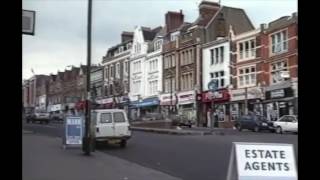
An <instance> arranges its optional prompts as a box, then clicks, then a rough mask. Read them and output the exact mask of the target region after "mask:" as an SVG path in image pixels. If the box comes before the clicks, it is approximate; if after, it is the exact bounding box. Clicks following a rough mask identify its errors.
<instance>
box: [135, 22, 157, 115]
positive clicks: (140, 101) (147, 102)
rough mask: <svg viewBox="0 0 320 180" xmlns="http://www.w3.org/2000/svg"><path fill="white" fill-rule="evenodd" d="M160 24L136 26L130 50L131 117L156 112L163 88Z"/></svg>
mask: <svg viewBox="0 0 320 180" xmlns="http://www.w3.org/2000/svg"><path fill="white" fill-rule="evenodd" d="M161 30H162V28H161V27H157V28H155V29H150V28H146V27H141V26H137V27H135V30H134V37H133V43H132V47H133V48H132V50H131V53H130V91H129V98H130V101H131V103H130V107H131V109H132V111H131V114H130V115H131V118H133V119H135V118H137V117H140V116H143V115H145V114H146V113H147V112H154V111H158V108H159V107H158V106H159V92H160V91H161V90H162V86H161V84H162V55H161V52H162V38H161V37H160V35H161Z"/></svg>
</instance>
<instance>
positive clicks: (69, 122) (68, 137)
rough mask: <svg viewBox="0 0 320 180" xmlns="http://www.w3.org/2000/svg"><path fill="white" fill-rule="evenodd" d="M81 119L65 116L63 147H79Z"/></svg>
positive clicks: (81, 129)
mask: <svg viewBox="0 0 320 180" xmlns="http://www.w3.org/2000/svg"><path fill="white" fill-rule="evenodd" d="M82 137H83V119H82V117H80V116H67V117H66V121H65V142H64V143H65V145H81V144H82Z"/></svg>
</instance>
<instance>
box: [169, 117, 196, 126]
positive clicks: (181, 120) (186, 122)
mask: <svg viewBox="0 0 320 180" xmlns="http://www.w3.org/2000/svg"><path fill="white" fill-rule="evenodd" d="M169 118H170V119H171V121H172V123H171V124H172V126H187V127H189V128H191V127H192V124H194V121H192V120H190V119H188V117H187V116H185V115H177V114H176V115H171V116H170V117H169Z"/></svg>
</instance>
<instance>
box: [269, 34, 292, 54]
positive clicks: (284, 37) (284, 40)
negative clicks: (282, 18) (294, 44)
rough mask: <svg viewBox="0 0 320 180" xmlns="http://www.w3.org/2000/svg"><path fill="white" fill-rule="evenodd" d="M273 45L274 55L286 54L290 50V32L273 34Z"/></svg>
mask: <svg viewBox="0 0 320 180" xmlns="http://www.w3.org/2000/svg"><path fill="white" fill-rule="evenodd" d="M271 43H272V44H271V46H272V48H271V50H272V54H276V53H282V52H286V51H287V50H288V31H287V30H284V31H281V32H278V33H275V34H272V35H271Z"/></svg>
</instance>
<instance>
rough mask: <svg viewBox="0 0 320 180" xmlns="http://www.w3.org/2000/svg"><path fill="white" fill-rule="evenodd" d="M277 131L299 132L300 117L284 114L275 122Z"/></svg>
mask: <svg viewBox="0 0 320 180" xmlns="http://www.w3.org/2000/svg"><path fill="white" fill-rule="evenodd" d="M273 125H274V127H275V132H276V133H278V134H280V133H283V132H294V133H298V118H297V117H296V116H294V115H284V116H282V117H280V118H279V119H278V120H277V121H274V122H273Z"/></svg>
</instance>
